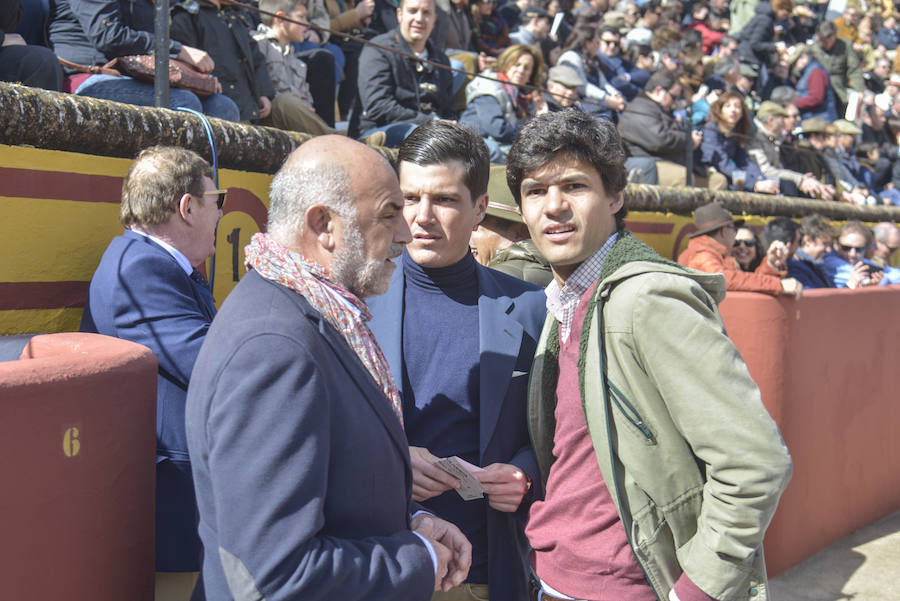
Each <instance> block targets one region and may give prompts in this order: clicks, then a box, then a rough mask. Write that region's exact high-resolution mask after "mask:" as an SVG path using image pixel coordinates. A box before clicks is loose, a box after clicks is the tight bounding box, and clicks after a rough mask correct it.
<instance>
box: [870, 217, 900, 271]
mask: <svg viewBox="0 0 900 601" xmlns="http://www.w3.org/2000/svg"><path fill="white" fill-rule="evenodd" d="M872 233H873V234H874V235H875V253H874V255H873V256H872V260H873V261H875V262H876V263H879V264H881V265H890V264H891V262H892V261H893V260H894V259H895V258H896V256H897V250H898V249H900V229H897V226H896V225H894V224H893V223H891V222H889V221H882V222H881V223H876V224H875V227H873V228H872Z"/></svg>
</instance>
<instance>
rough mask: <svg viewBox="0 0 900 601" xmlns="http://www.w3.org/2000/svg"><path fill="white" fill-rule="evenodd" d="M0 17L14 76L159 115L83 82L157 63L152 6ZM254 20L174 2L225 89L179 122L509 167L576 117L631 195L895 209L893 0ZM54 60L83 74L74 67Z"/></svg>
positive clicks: (371, 4)
mask: <svg viewBox="0 0 900 601" xmlns="http://www.w3.org/2000/svg"><path fill="white" fill-rule="evenodd" d="M2 2H3V4H4V11H3V13H4V19H3V22H2V23H0V27H2V30H0V31H2V32H4V33H5V36H4V38H3V46H2V49H0V77H2V78H3V79H5V80H7V81H19V82H22V83H26V84H30V85H35V86H40V87H46V88H48V89H57V90H63V91H70V92H73V93H75V94H79V95H84V96H92V97H98V98H107V99H112V100H118V101H122V102H128V103H133V104H139V105H152V103H153V93H152V86H151V85H150V84H148V83H145V82H142V81H137V80H135V79H133V78H131V77H129V76H127V75H122V74H114V73H111V72H107V71H101V72H93V73H88V72H83V69H81V68H79V67H78V66H79V65H80V66H83V67H84V68H87V67H97V66H102V65H105V64H107V63H108V62H109V61H111V60H113V59H116V58H117V57H121V56H127V55H134V54H148V53H151V52H152V51H153V36H154V34H153V3H152V2H151V1H150V0H135V1H134V2H130V3H127V4H123V3H120V2H118V1H117V0H91V1H87V0H56V1H54V2H52V3H50V4H49V7H48V5H47V3H42V2H41V0H2ZM398 4H399V5H398ZM7 5H8V8H7ZM249 5H250V6H251V7H258V8H259V9H262V11H264V12H263V13H260V12H257V11H255V10H251V9H250V8H244V7H241V6H234V5H231V4H230V3H225V4H223V3H222V2H221V1H220V0H185V1H182V2H172V3H171V31H170V36H171V40H170V42H169V50H170V56H171V57H172V58H178V59H180V60H182V61H184V62H185V63H187V64H189V65H191V66H193V67H194V68H196V69H197V70H199V71H201V72H211V73H213V74H214V75H215V76H216V77H217V78H218V81H219V83H220V85H221V93H216V94H212V95H210V96H207V97H204V98H200V97H198V96H197V95H195V94H194V93H192V92H189V91H186V90H182V89H173V90H171V105H172V106H173V107H176V106H182V107H187V108H192V109H194V110H197V111H202V112H204V113H206V114H208V115H210V116H214V117H219V118H222V119H230V120H236V121H237V120H240V121H245V122H250V123H256V124H262V125H270V126H274V127H278V128H283V129H289V130H295V131H302V132H307V133H311V134H321V133H329V132H332V131H335V128H337V129H339V130H342V131H346V132H347V133H348V134H349V135H352V136H354V137H365V136H373V135H374V137H373V138H372V139H373V140H374V141H376V142H377V143H384V144H387V145H389V146H397V145H399V143H400V141H402V140H403V139H404V137H405V136H406V135H408V134H409V132H410V131H412V129H413V128H414V127H415V126H416V125H417V124H420V123H422V122H424V121H426V120H429V119H447V120H459V121H460V122H462V123H464V124H467V125H469V126H471V127H473V128H475V129H477V131H478V132H479V133H480V134H481V136H482V137H483V138H484V139H485V140H486V142H487V143H488V146H489V148H490V150H491V158H492V161H493V162H497V163H503V162H505V156H506V151H507V150H508V148H509V144H510V143H511V142H512V140H513V138H514V137H515V135H516V133H517V131H518V129H519V128H520V127H521V126H522V124H523V123H524V122H525V121H526V120H527V119H528V118H530V117H533V116H535V115H538V114H541V113H544V112H547V111H556V110H561V109H563V108H568V107H572V106H574V107H577V108H578V109H579V110H582V111H584V112H587V113H589V114H591V115H593V116H595V117H596V118H598V119H609V120H613V121H614V122H616V123H617V124H618V127H619V130H620V133H621V135H622V138H623V141H624V143H625V146H626V151H627V153H628V169H629V177H630V180H631V181H633V182H643V183H648V184H662V185H685V184H688V183H689V184H691V185H698V186H708V187H709V188H710V189H714V190H721V189H732V190H744V191H752V192H758V193H764V194H782V195H787V196H806V197H810V198H818V199H824V200H839V201H845V202H852V203H855V204H877V203H883V204H898V205H900V164H898V145H897V141H898V134H900V73H898V67H900V65H898V62H900V59H898V57H897V45H898V41H900V30H898V15H900V12H898V7H896V6H895V5H894V4H893V3H892V2H891V1H890V0H883V1H882V2H870V3H868V5H867V6H866V9H865V10H863V9H861V7H860V5H859V3H858V0H848V2H847V5H846V8H845V10H844V12H843V14H841V15H839V16H837V17H836V18H834V17H835V15H833V14H827V13H826V11H827V4H824V3H811V4H798V3H796V0H771V1H769V2H766V1H755V0H748V1H742V2H728V1H727V0H694V1H690V0H685V1H682V0H619V1H618V2H615V1H614V0H586V1H583V2H580V3H577V4H576V3H575V2H573V0H487V1H484V0H477V1H476V0H402V1H401V2H399V3H397V2H388V0H361V1H360V2H354V0H250V2H249ZM23 8H24V10H23ZM266 13H268V14H266ZM273 15H274V16H273ZM282 17H283V18H282ZM307 24H310V25H307ZM342 33H346V34H352V35H353V36H354V38H353V39H351V38H349V37H344V36H342V35H341V34H342ZM370 42H371V43H370ZM48 48H49V49H50V50H51V51H52V53H55V54H56V55H57V56H59V57H60V58H62V59H65V60H66V61H68V62H69V63H71V64H74V65H75V66H65V67H63V68H62V71H61V70H60V67H59V65H57V64H55V63H54V62H53V60H52V56H51V55H50V53H48ZM26 54H27V55H28V56H29V57H30V58H29V60H27V61H26V60H24V59H22V58H20V57H22V56H25V55H26ZM451 69H453V70H451ZM689 170H690V173H688V171H689Z"/></svg>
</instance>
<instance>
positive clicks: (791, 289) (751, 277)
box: [678, 202, 803, 297]
mask: <svg viewBox="0 0 900 601" xmlns="http://www.w3.org/2000/svg"><path fill="white" fill-rule="evenodd" d="M743 223H744V220H743V219H737V220H735V219H733V218H732V217H731V213H729V212H728V210H727V209H725V207H723V206H722V205H721V204H720V203H718V202H713V203H710V204H706V205H703V206H702V207H699V208H698V209H697V210H696V211H694V224H695V227H696V230H695V231H694V233H692V234H691V240H690V242H688V246H687V248H686V249H685V250H684V252H682V253H681V254H680V255H679V256H678V262H679V263H681V264H682V265H684V266H685V267H690V268H692V269H698V270H700V271H706V272H708V273H721V274H723V275H724V276H725V288H726V289H727V290H739V291H743V292H763V293H765V294H771V295H773V296H778V295H781V294H791V295H794V296H796V297H799V296H800V294H801V292H802V291H803V286H802V285H800V283H799V282H797V280H794V279H792V278H785V279H782V276H784V275H786V273H787V271H786V270H779V269H777V268H776V267H775V266H774V265H773V263H774V262H777V253H776V252H775V251H774V250H771V249H770V251H771V252H767V254H766V259H765V260H764V261H761V262H760V264H759V267H757V269H756V271H755V272H753V273H745V272H743V271H741V268H740V266H739V265H738V262H737V260H736V259H735V258H734V257H733V256H731V248H732V246H733V245H734V238H735V233H736V228H737V227H739V226H740V225H741V224H743ZM776 248H777V247H776Z"/></svg>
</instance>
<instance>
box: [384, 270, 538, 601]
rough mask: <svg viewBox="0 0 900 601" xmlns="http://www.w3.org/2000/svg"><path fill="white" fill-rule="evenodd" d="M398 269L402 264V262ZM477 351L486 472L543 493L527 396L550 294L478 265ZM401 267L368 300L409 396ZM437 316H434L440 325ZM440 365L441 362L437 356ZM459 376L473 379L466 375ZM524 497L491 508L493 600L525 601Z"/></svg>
mask: <svg viewBox="0 0 900 601" xmlns="http://www.w3.org/2000/svg"><path fill="white" fill-rule="evenodd" d="M398 263H400V262H399V261H398ZM477 274H478V293H479V299H478V319H479V323H478V326H479V347H480V349H481V382H480V396H481V415H480V416H479V418H480V419H479V422H480V423H479V427H480V436H479V438H480V449H479V451H480V465H482V466H485V465H490V464H491V463H510V464H512V465H515V466H517V467H519V468H521V469H522V470H524V471H525V473H527V474H528V475H529V476H530V477H531V479H532V481H533V482H534V485H535V486H538V487H539V486H540V476H539V473H538V468H537V460H536V459H535V456H534V451H533V450H532V448H531V444H530V442H529V439H528V427H527V424H526V406H525V402H526V391H527V389H528V374H529V372H530V371H531V361H532V358H533V356H534V351H535V348H536V347H537V339H538V337H539V336H540V332H541V328H542V327H543V323H544V318H545V317H546V314H547V310H546V305H545V303H546V297H545V295H544V292H543V291H542V290H541V289H540V288H538V287H537V286H534V285H533V284H529V283H527V282H523V281H521V280H518V279H516V278H514V277H511V276H508V275H506V274H504V273H500V272H499V271H495V270H493V269H488V268H487V267H483V266H481V265H478V266H477ZM404 288H405V277H404V275H403V269H402V267H399V266H398V268H397V269H396V270H395V271H394V276H393V280H392V282H391V288H390V289H389V290H388V292H387V294H385V295H383V296H379V297H375V298H372V299H369V302H368V304H369V307H370V308H371V310H372V313H373V315H374V318H373V319H372V322H371V324H370V325H371V327H372V331H373V332H375V336H376V338H377V339H378V342H379V343H380V344H381V348H382V350H384V354H385V357H387V360H388V363H390V366H391V371H392V372H393V374H394V378H395V379H396V381H397V385H398V386H400V387H401V391H400V392H401V394H402V393H403V390H402V384H403V377H402V374H403V349H402V344H403V292H404ZM438 318H439V316H437V315H436V316H435V319H438ZM434 360H435V361H440V357H435V358H434ZM460 377H462V378H464V377H467V376H466V374H460ZM528 499H530V497H526V501H523V503H522V506H521V507H520V509H519V511H518V512H516V513H514V514H510V513H503V512H500V511H496V510H494V509H491V508H488V510H487V512H488V515H487V527H488V583H489V586H490V589H491V591H490V592H491V601H514V600H519V599H527V598H528V591H527V588H526V586H527V582H528V581H527V567H526V561H527V557H526V553H525V552H526V549H527V543H526V542H525V538H524V533H523V527H524V523H525V520H526V519H527V517H528V502H527V500H528Z"/></svg>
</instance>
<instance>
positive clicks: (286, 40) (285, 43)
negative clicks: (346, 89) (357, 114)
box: [253, 0, 334, 136]
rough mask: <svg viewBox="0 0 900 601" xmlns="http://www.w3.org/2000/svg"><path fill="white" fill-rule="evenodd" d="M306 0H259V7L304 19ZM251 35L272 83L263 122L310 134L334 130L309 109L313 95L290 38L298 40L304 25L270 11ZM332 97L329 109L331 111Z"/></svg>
mask: <svg viewBox="0 0 900 601" xmlns="http://www.w3.org/2000/svg"><path fill="white" fill-rule="evenodd" d="M305 2H306V0H260V2H259V7H260V8H261V9H263V10H265V11H266V12H268V13H275V14H277V15H279V16H286V17H288V18H290V19H291V20H292V21H298V22H300V23H306V22H307V8H306V4H305ZM261 17H262V23H261V24H260V25H259V27H258V29H257V32H256V33H255V34H254V36H253V39H254V40H256V42H257V44H258V45H259V49H260V51H261V52H262V54H263V57H264V58H265V63H266V69H267V71H268V73H269V78H270V79H271V80H272V85H274V86H275V94H276V95H275V102H274V103H273V105H272V112H271V114H270V115H269V117H268V118H266V119H263V120H262V123H263V124H265V125H274V126H275V127H280V128H282V129H289V130H293V131H302V132H306V133H309V134H312V135H314V136H315V135H321V134H329V133H334V130H333V129H332V128H331V127H329V126H328V124H327V123H325V122H324V121H323V120H322V119H321V118H320V117H319V115H317V114H316V112H315V109H313V97H312V94H311V93H310V91H309V84H308V83H307V77H306V75H307V67H306V63H304V62H303V61H302V60H300V58H299V57H298V56H297V55H296V54H295V53H294V47H293V46H292V45H291V43H292V42H302V41H303V39H304V35H305V34H306V30H307V26H306V25H301V24H299V23H292V22H290V21H285V20H284V19H281V18H279V17H272V16H271V15H270V14H265V13H263V14H262V15H261ZM333 104H334V103H333V101H332V107H331V112H332V114H333V113H334V106H333Z"/></svg>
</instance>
